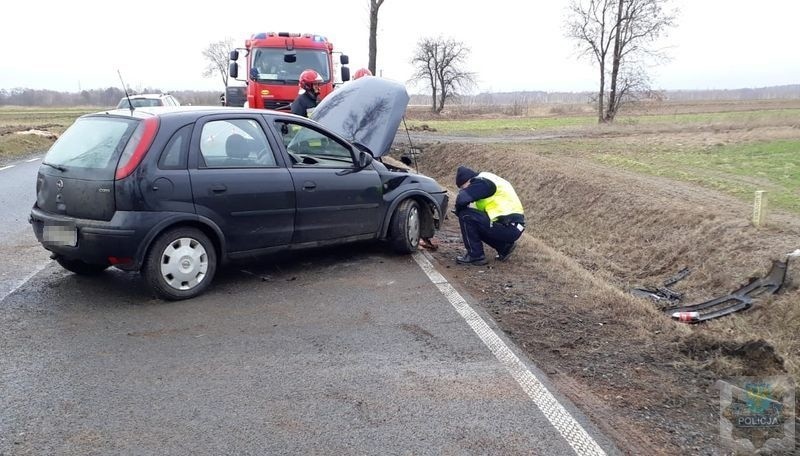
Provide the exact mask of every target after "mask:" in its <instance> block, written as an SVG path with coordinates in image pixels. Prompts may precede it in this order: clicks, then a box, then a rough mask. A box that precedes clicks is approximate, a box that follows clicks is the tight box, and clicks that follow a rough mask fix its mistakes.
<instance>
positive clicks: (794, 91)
mask: <svg viewBox="0 0 800 456" xmlns="http://www.w3.org/2000/svg"><path fill="white" fill-rule="evenodd" d="M596 97H597V94H596V93H595V92H541V91H528V92H497V93H480V94H477V95H469V96H462V97H460V98H459V100H458V102H459V103H460V104H476V105H495V104H499V105H509V104H534V103H546V104H557V103H588V102H590V101H592V100H595V99H596ZM642 98H647V99H650V100H664V101H704V100H707V101H717V100H733V101H736V100H796V99H800V84H794V85H784V86H774V87H761V88H756V89H733V90H665V91H655V92H651V93H648V94H646V95H643V96H642ZM411 104H417V105H428V104H430V96H428V95H412V97H411Z"/></svg>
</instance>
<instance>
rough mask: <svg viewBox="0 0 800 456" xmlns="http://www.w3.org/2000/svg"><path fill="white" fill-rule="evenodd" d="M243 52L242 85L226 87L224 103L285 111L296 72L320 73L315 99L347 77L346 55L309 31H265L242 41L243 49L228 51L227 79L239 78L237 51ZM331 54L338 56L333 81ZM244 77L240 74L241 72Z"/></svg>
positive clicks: (294, 94)
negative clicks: (336, 72) (245, 97)
mask: <svg viewBox="0 0 800 456" xmlns="http://www.w3.org/2000/svg"><path fill="white" fill-rule="evenodd" d="M240 51H244V57H245V60H246V62H247V63H246V64H247V73H246V81H245V83H246V86H245V87H228V88H227V91H226V103H225V104H226V105H228V106H242V103H241V100H242V99H243V98H244V97H243V96H242V92H244V93H245V94H246V96H247V104H246V106H248V107H250V108H261V109H276V110H283V111H286V110H289V109H290V108H289V104H290V103H291V102H292V101H294V99H295V98H296V97H297V93H298V91H299V85H298V84H299V79H300V73H302V72H303V71H304V70H307V69H312V70H314V71H316V72H317V73H319V74H320V76H322V80H323V83H322V85H321V86H320V95H319V99H320V100H322V99H323V98H325V97H326V96H327V95H328V94H330V93H331V92H332V91H333V88H334V85H335V84H338V83H341V82H345V81H348V80H350V68H348V67H347V66H346V65H347V64H348V63H349V58H348V57H347V55H344V54H342V53H341V52H334V51H333V44H332V43H331V42H330V41H328V39H327V38H326V37H324V36H322V35H315V34H311V33H288V32H278V33H276V32H265V33H257V34H254V35H252V36H251V37H250V39H249V40H246V41H245V43H244V48H239V49H234V50H232V51H231V52H230V60H231V62H230V67H229V68H228V74H229V76H230V77H231V78H233V79H236V80H239V81H241V80H240V79H238V77H239V63H238V60H239V52H240ZM334 54H336V55H338V60H339V62H338V63H339V65H337V66H340V71H341V74H340V76H341V78H340V80H339V81H336V77H335V71H336V70H335V67H336V66H335V65H334ZM243 76H244V75H243Z"/></svg>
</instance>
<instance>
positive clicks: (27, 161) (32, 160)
mask: <svg viewBox="0 0 800 456" xmlns="http://www.w3.org/2000/svg"><path fill="white" fill-rule="evenodd" d="M36 160H41V159H40V158H39V157H36V158H31V159H30V160H25V163H31V162H35V161H36Z"/></svg>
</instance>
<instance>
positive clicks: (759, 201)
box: [753, 190, 767, 227]
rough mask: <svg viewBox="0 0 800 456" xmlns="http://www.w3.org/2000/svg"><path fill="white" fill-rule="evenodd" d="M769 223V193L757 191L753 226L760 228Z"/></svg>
mask: <svg viewBox="0 0 800 456" xmlns="http://www.w3.org/2000/svg"><path fill="white" fill-rule="evenodd" d="M766 221H767V192H766V191H764V190H756V199H755V201H754V202H753V225H755V226H756V227H760V226H761V225H763V224H764V223H765V222H766Z"/></svg>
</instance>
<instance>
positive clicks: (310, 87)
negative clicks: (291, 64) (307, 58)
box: [291, 70, 322, 117]
mask: <svg viewBox="0 0 800 456" xmlns="http://www.w3.org/2000/svg"><path fill="white" fill-rule="evenodd" d="M320 84H322V76H320V75H319V73H317V72H316V71H314V70H305V71H303V72H302V73H300V93H298V94H297V98H295V99H294V101H293V102H292V104H291V108H292V114H297V115H298V116H303V117H308V110H309V109H313V108H315V107H316V106H317V97H318V96H319V85H320Z"/></svg>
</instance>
